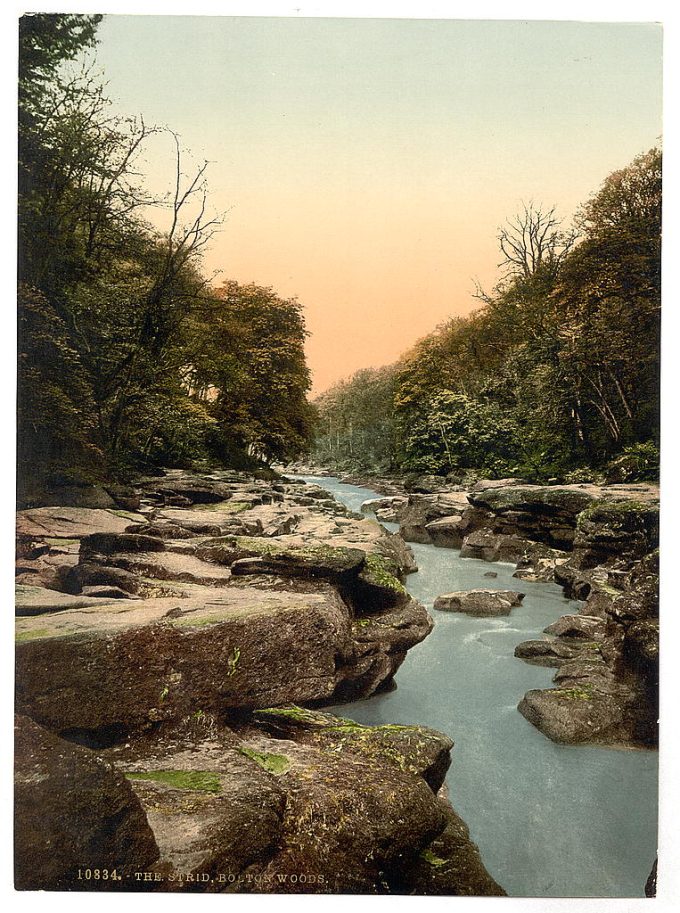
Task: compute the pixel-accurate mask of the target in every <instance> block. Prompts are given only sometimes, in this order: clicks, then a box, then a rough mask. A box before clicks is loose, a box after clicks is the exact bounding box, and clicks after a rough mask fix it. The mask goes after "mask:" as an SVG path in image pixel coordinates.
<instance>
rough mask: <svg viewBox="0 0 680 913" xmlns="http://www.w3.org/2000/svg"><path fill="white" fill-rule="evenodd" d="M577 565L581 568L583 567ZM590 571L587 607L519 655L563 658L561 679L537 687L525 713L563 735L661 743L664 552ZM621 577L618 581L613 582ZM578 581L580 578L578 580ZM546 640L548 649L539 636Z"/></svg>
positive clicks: (561, 738)
mask: <svg viewBox="0 0 680 913" xmlns="http://www.w3.org/2000/svg"><path fill="white" fill-rule="evenodd" d="M575 573H577V572H576V571H575ZM583 573H584V574H586V575H587V577H588V589H587V599H586V602H585V604H584V607H583V614H582V615H578V616H564V617H563V618H561V619H559V620H558V621H557V622H555V623H554V624H553V625H550V626H549V627H548V628H547V629H546V632H547V633H548V634H551V635H557V636H556V638H555V640H552V641H541V642H533V641H532V642H528V643H525V644H520V645H519V646H518V648H517V650H516V655H518V656H521V657H522V658H525V659H530V660H532V661H536V660H537V657H539V656H543V657H544V658H547V659H549V660H550V661H549V662H548V661H546V664H549V665H556V666H558V671H557V673H556V675H555V683H556V687H555V688H551V689H549V690H545V691H529V692H528V693H527V694H526V695H525V696H524V698H523V699H522V701H521V702H520V704H519V710H520V713H522V714H523V715H524V716H525V717H526V718H527V719H528V720H529V721H530V722H532V723H533V724H534V725H535V726H537V727H538V728H539V729H540V730H541V731H542V732H544V733H545V734H546V735H547V736H549V738H551V739H553V740H554V741H557V742H570V743H573V742H599V743H614V744H616V743H623V744H630V743H632V744H643V745H651V746H653V745H655V744H656V741H657V720H658V676H659V652H658V636H659V624H658V553H656V552H652V553H650V554H649V555H647V556H645V557H644V558H642V559H640V560H639V561H636V562H633V564H632V567H631V569H630V571H628V573H626V574H623V575H621V572H620V568H615V569H613V572H612V574H611V576H609V575H603V573H602V570H601V569H600V570H598V571H597V572H594V571H593V570H586V571H584V572H583ZM614 583H615V584H616V586H614V585H613V584H614ZM571 586H572V587H573V586H574V582H573V581H572V582H571ZM539 643H540V644H541V645H542V651H543V652H542V653H541V652H539V651H540V649H541V648H540V647H538V644H539Z"/></svg>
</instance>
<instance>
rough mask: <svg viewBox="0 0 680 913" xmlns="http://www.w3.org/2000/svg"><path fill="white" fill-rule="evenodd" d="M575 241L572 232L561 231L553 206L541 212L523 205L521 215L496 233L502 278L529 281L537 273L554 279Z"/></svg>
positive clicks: (573, 232) (536, 207)
mask: <svg viewBox="0 0 680 913" xmlns="http://www.w3.org/2000/svg"><path fill="white" fill-rule="evenodd" d="M576 238H577V232H576V230H575V229H572V230H569V231H565V230H564V229H563V228H562V222H561V220H560V219H559V218H558V217H557V215H556V213H555V207H554V206H553V207H552V208H551V209H549V210H544V209H543V208H542V207H541V206H537V205H535V204H534V202H533V201H530V202H529V203H528V204H527V203H523V204H522V210H521V212H519V213H518V214H517V215H515V216H514V217H513V218H511V219H508V220H507V222H506V224H505V225H504V226H502V227H501V228H500V229H499V231H498V243H499V246H500V249H501V253H502V255H503V259H502V260H501V262H500V263H499V267H500V268H501V269H502V270H503V274H504V278H506V279H507V278H518V277H520V278H523V279H529V278H530V277H531V276H534V275H535V274H536V273H538V272H539V271H540V270H544V271H546V272H547V273H548V275H550V276H555V275H556V274H557V272H558V271H559V268H560V266H561V264H562V263H563V262H564V259H565V257H566V256H567V254H568V253H569V251H570V250H571V249H572V247H573V246H574V243H575V241H576Z"/></svg>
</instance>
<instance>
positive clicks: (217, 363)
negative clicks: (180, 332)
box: [184, 281, 314, 462]
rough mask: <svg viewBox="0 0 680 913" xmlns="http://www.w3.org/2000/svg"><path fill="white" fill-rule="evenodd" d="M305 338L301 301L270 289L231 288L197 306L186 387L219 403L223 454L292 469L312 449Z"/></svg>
mask: <svg viewBox="0 0 680 913" xmlns="http://www.w3.org/2000/svg"><path fill="white" fill-rule="evenodd" d="M305 336H306V331H305V324H304V316H303V312H302V307H301V305H300V304H299V302H297V301H296V300H295V299H284V298H281V297H279V296H278V295H277V294H276V293H275V292H274V291H273V290H272V289H271V288H263V287H261V286H256V285H245V286H242V285H239V284H238V283H237V282H234V281H228V282H225V283H224V284H223V285H222V286H221V287H220V288H219V289H217V290H215V291H214V292H213V293H212V294H206V295H205V296H204V297H203V298H202V299H201V300H200V301H198V302H197V306H196V308H195V309H194V311H193V313H192V314H191V316H190V318H189V321H188V323H187V327H186V330H185V339H186V342H185V349H184V355H185V358H186V359H187V361H186V365H185V371H184V376H185V383H186V384H187V385H188V387H189V388H190V389H191V390H192V391H194V394H195V395H196V396H197V397H198V398H199V399H201V398H202V397H203V398H204V400H206V399H207V398H208V396H209V395H210V396H212V398H213V405H212V407H211V414H212V415H214V417H215V418H216V420H217V422H218V426H219V429H220V436H221V438H222V444H221V445H220V444H219V443H217V446H218V447H220V446H221V447H222V450H223V452H224V453H232V454H235V453H236V452H237V451H241V452H245V453H247V454H249V455H250V456H251V457H255V458H258V459H263V460H265V461H267V462H269V461H271V460H274V459H276V460H282V461H284V462H287V461H289V460H291V459H293V458H294V457H296V456H298V455H299V454H300V453H301V452H302V451H303V450H304V449H305V447H306V445H307V441H308V439H309V436H310V433H311V426H312V423H313V418H314V415H313V410H312V408H311V407H310V405H309V403H308V402H307V399H306V394H307V391H308V390H309V387H310V375H309V369H308V368H307V364H306V361H305V354H304V340H305ZM209 391H211V392H210V393H209ZM225 447H226V451H225V450H224V448H225Z"/></svg>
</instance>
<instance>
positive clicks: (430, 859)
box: [420, 850, 449, 868]
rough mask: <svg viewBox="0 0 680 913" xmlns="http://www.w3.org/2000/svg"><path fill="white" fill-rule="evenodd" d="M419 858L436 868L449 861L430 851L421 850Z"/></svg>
mask: <svg viewBox="0 0 680 913" xmlns="http://www.w3.org/2000/svg"><path fill="white" fill-rule="evenodd" d="M420 858H421V859H424V860H425V862H427V863H429V864H430V865H433V866H435V867H436V868H440V867H441V866H443V865H446V864H447V862H448V861H449V860H448V859H442V858H441V856H437V855H435V854H434V853H433V852H432V850H421V852H420Z"/></svg>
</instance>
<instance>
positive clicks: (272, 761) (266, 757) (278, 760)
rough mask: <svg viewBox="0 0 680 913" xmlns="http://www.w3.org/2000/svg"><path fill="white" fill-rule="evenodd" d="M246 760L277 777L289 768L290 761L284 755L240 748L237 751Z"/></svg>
mask: <svg viewBox="0 0 680 913" xmlns="http://www.w3.org/2000/svg"><path fill="white" fill-rule="evenodd" d="M238 750H239V751H240V752H241V754H242V755H245V757H246V758H250V760H251V761H255V763H256V764H259V765H260V767H261V768H262V769H263V770H266V771H267V773H270V774H274V776H276V777H278V776H280V775H281V774H285V772H286V771H287V770H288V768H289V767H290V760H289V759H288V758H287V757H286V755H284V754H271V753H270V752H268V751H254V750H253V749H252V748H245V747H241V748H239V749H238Z"/></svg>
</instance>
